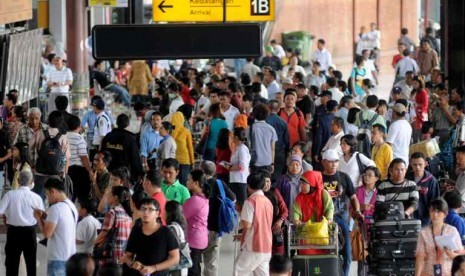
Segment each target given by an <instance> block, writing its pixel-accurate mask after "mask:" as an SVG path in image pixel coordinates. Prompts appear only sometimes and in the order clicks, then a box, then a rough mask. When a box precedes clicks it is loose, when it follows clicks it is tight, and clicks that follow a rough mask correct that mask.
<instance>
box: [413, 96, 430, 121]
mask: <svg viewBox="0 0 465 276" xmlns="http://www.w3.org/2000/svg"><path fill="white" fill-rule="evenodd" d="M415 103H416V108H415V113H416V114H417V119H416V120H415V128H416V129H421V127H422V126H423V122H424V121H425V119H426V114H428V92H426V89H422V90H420V91H418V92H417V94H416V95H415Z"/></svg>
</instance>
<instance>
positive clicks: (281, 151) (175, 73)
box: [0, 24, 465, 276]
mask: <svg viewBox="0 0 465 276" xmlns="http://www.w3.org/2000/svg"><path fill="white" fill-rule="evenodd" d="M407 34H408V31H407V30H406V29H404V30H402V36H401V37H400V38H399V45H398V46H399V55H396V56H395V57H394V58H393V63H392V65H393V67H394V69H395V70H396V73H395V75H396V77H395V82H394V85H393V88H392V90H391V93H390V97H389V100H385V99H380V97H379V96H378V95H377V91H376V88H375V86H376V85H377V84H378V78H377V76H378V62H379V60H378V58H377V56H378V54H379V50H380V47H381V45H380V43H379V40H380V37H381V33H380V31H379V30H377V29H376V25H373V24H372V25H371V31H370V32H366V31H365V29H362V30H361V33H360V34H359V36H358V39H357V43H358V44H357V45H360V49H358V50H357V54H358V55H357V57H356V58H355V64H354V67H353V70H352V71H351V72H350V74H349V75H348V76H345V78H344V76H343V74H342V72H341V71H338V70H337V69H336V66H335V65H334V64H333V63H332V58H331V54H330V53H329V51H328V50H327V49H326V48H325V45H326V42H325V40H324V39H319V40H318V45H317V50H316V51H315V52H314V53H313V55H312V60H310V61H308V62H306V61H303V60H302V58H301V55H300V53H299V51H296V50H293V49H286V51H285V50H284V49H283V48H282V46H280V45H279V44H278V43H277V42H276V41H275V40H273V41H271V43H270V45H269V46H267V47H266V51H265V52H266V54H265V56H264V57H262V58H258V59H253V58H249V59H247V62H246V63H245V64H244V66H243V67H242V68H240V69H239V68H235V69H236V71H238V72H239V73H240V74H239V75H237V76H236V77H234V76H232V75H230V74H228V73H227V70H226V68H225V64H224V61H222V60H216V61H214V63H212V64H211V68H210V70H209V71H199V70H198V69H196V68H195V67H194V66H193V63H192V61H191V60H185V61H183V62H182V64H181V65H180V66H178V67H177V68H175V67H171V68H170V70H165V71H163V72H162V74H161V75H160V74H159V73H160V72H154V71H153V70H152V71H151V70H150V68H151V66H149V65H148V64H147V63H146V62H145V61H132V62H125V63H124V65H123V66H121V67H120V66H119V65H118V64H117V63H116V62H115V63H114V64H112V66H110V67H109V70H107V71H106V70H105V66H104V65H105V63H104V62H102V61H96V62H95V64H94V66H93V70H92V83H95V84H98V85H99V86H100V88H101V89H103V90H104V91H106V92H104V93H114V94H115V99H116V102H119V103H121V104H124V105H127V106H133V108H134V110H135V112H136V115H137V116H138V117H139V118H140V121H141V127H140V131H139V132H138V133H132V132H130V131H128V130H127V128H128V126H129V124H130V117H129V116H128V115H127V114H120V115H118V116H117V117H116V118H113V116H112V114H111V112H110V111H109V109H108V107H107V106H106V102H105V101H104V99H103V98H102V97H101V95H94V96H93V97H92V99H91V102H90V106H91V108H92V109H91V110H90V111H88V112H86V113H85V114H84V115H83V116H82V117H81V118H80V117H78V116H75V115H72V114H70V113H69V112H68V111H67V110H69V99H68V94H69V88H70V85H72V78H70V77H69V76H70V75H71V72H70V71H69V69H67V68H66V66H65V65H64V63H63V58H64V57H63V55H53V54H50V55H49V56H48V59H49V60H50V61H51V62H53V64H52V63H50V65H48V66H47V68H46V71H47V72H46V73H44V85H45V86H46V88H47V89H50V93H51V94H50V95H52V97H50V98H49V104H48V109H47V110H46V111H44V110H41V109H39V108H36V107H32V108H29V109H28V110H25V109H24V108H23V107H22V106H20V105H17V99H18V93H21V91H15V90H12V91H10V93H8V94H7V95H6V96H5V99H4V104H3V106H2V108H1V120H0V145H1V147H0V165H1V166H2V172H5V174H4V175H5V177H1V178H0V181H1V182H0V183H1V185H0V187H1V189H2V190H4V191H8V192H6V193H3V198H2V200H1V202H0V214H4V215H5V224H6V225H7V229H8V230H7V231H8V232H7V242H6V248H5V252H6V262H5V265H6V273H7V275H17V274H18V267H19V262H20V257H21V255H22V256H23V257H24V260H25V263H26V270H27V273H28V275H36V257H37V256H36V252H37V246H42V245H37V241H36V239H37V236H36V228H37V227H38V228H39V229H40V232H41V234H42V235H43V237H44V240H42V241H41V242H40V244H46V246H47V253H48V254H47V261H48V263H47V273H48V275H64V274H65V273H68V275H78V274H76V273H77V271H79V270H82V271H83V272H82V273H83V274H79V275H92V273H93V272H92V271H94V270H95V271H98V272H97V273H98V274H99V275H119V274H121V275H218V273H219V262H220V248H221V243H222V236H223V235H224V234H225V232H228V231H227V230H225V228H224V227H225V226H224V224H223V223H222V220H221V219H219V218H221V217H222V216H224V212H223V211H224V206H225V202H226V200H229V201H233V202H234V203H235V209H236V210H237V212H238V213H239V219H238V220H239V224H238V227H237V229H236V230H235V231H237V233H235V238H236V239H237V240H238V242H240V251H239V252H237V257H236V259H235V262H234V275H241V276H242V275H249V274H253V275H288V273H290V272H289V271H290V270H291V267H292V262H291V261H290V259H289V258H290V257H292V256H286V254H287V250H286V246H287V242H286V239H285V237H286V231H285V229H287V228H286V227H288V225H289V224H290V223H292V224H295V225H297V226H300V225H305V224H306V223H307V222H309V221H311V222H319V221H322V220H323V219H325V220H327V221H329V222H330V223H332V222H334V223H336V224H337V225H338V227H339V229H340V232H341V234H342V237H343V240H344V241H345V242H344V243H343V246H342V248H341V252H340V253H341V256H342V262H341V275H344V276H347V275H349V270H350V266H351V264H352V248H351V243H350V240H351V239H350V233H351V231H352V229H353V227H354V225H358V224H359V223H355V224H354V223H353V222H354V221H355V222H361V223H362V224H363V225H364V226H365V227H367V228H369V227H370V226H371V225H372V224H373V222H374V211H375V206H376V204H377V203H379V202H386V201H400V202H402V203H403V205H404V210H405V216H406V217H408V218H414V219H418V220H421V224H422V226H423V227H424V228H423V230H422V232H421V234H420V238H419V240H418V245H417V253H416V270H417V272H418V275H465V268H464V265H463V263H464V260H465V257H464V256H463V254H465V251H464V250H463V246H462V244H464V243H465V222H464V221H463V219H462V218H461V217H460V216H459V214H460V213H461V211H462V208H463V206H462V203H463V199H465V173H464V172H465V128H464V122H465V94H464V89H463V88H461V87H456V88H454V87H449V86H448V84H447V79H446V77H445V75H444V74H443V73H442V72H441V70H440V68H439V67H438V66H439V59H438V53H437V52H436V51H435V50H434V49H433V48H432V46H433V45H432V41H431V40H430V39H429V38H428V37H425V38H424V39H422V40H421V46H420V48H418V47H415V45H412V43H410V42H412V41H413V40H411V39H409V38H408V37H407ZM409 43H410V44H409ZM407 44H409V45H407ZM305 68H311V69H310V70H308V71H307V70H306V69H305ZM151 83H154V85H151ZM378 92H379V91H378ZM131 102H132V103H131ZM434 137H438V144H439V147H440V151H441V152H440V153H439V154H438V155H437V156H429V155H428V154H427V153H425V152H421V151H418V152H410V151H409V147H410V145H412V144H415V143H418V142H425V141H431V139H435V138H434ZM434 161H436V163H434ZM433 164H440V165H441V167H440V168H441V169H437V168H436V169H435V168H434V166H433ZM4 165H5V166H4ZM2 176H3V173H2ZM446 177H451V178H454V179H455V178H456V182H455V183H456V184H455V187H449V186H448V187H447V189H442V188H444V187H442V186H441V185H440V183H439V181H438V180H440V179H439V178H446ZM440 196H443V197H442V198H440ZM46 207H47V208H46ZM355 227H356V226H355ZM231 233H232V232H231ZM443 234H450V235H453V237H454V243H456V245H457V248H459V249H457V250H454V251H452V250H448V249H447V248H446V249H439V248H438V247H437V246H435V243H434V242H433V241H434V236H438V235H443ZM366 238H367V239H368V238H369V237H368V236H367V237H366ZM433 251H435V252H436V254H435V255H433V254H428V252H433ZM75 253H76V254H75ZM89 256H92V258H91V257H89ZM202 263H203V265H201V264H202ZM437 265H439V266H440V267H442V274H433V267H434V268H436V267H437ZM362 266H363V264H362V265H361V266H360V267H362ZM452 270H453V271H454V272H452V274H451V272H450V271H452ZM359 273H360V274H361V275H362V273H363V272H362V271H361V270H359Z"/></svg>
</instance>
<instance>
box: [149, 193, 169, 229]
mask: <svg viewBox="0 0 465 276" xmlns="http://www.w3.org/2000/svg"><path fill="white" fill-rule="evenodd" d="M152 198H153V199H155V200H156V201H158V204H160V218H161V222H162V224H163V225H165V226H166V221H165V205H166V197H165V194H163V192H158V193H154V194H153V195H152Z"/></svg>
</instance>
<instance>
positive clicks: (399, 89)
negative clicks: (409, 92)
mask: <svg viewBox="0 0 465 276" xmlns="http://www.w3.org/2000/svg"><path fill="white" fill-rule="evenodd" d="M391 93H392V94H401V93H402V88H400V87H399V86H394V87H393V88H392V90H391Z"/></svg>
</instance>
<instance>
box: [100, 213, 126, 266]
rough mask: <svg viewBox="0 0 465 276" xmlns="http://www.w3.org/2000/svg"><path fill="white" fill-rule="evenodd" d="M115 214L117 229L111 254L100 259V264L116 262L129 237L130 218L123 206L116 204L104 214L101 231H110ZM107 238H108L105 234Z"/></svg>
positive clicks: (121, 254)
mask: <svg viewBox="0 0 465 276" xmlns="http://www.w3.org/2000/svg"><path fill="white" fill-rule="evenodd" d="M115 214H116V225H115V227H116V228H117V229H118V232H117V233H116V240H115V243H114V247H113V256H112V258H107V259H103V260H101V261H100V263H99V264H100V265H101V266H103V265H105V264H109V263H118V262H119V258H120V257H122V256H123V255H124V249H125V248H126V244H127V242H128V239H129V234H130V233H131V228H132V219H131V217H130V216H128V214H127V213H126V211H124V209H123V207H121V206H116V207H114V208H113V209H111V210H110V211H109V212H108V213H107V214H106V215H105V219H104V221H103V225H102V231H110V229H112V228H113V224H114V220H115ZM107 233H109V232H107ZM107 238H109V237H108V236H107Z"/></svg>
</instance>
